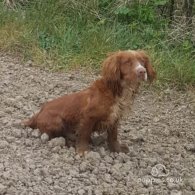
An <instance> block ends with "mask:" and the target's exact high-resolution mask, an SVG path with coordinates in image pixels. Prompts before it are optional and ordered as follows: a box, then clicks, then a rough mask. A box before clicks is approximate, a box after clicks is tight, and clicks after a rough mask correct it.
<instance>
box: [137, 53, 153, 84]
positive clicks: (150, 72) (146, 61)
mask: <svg viewBox="0 0 195 195" xmlns="http://www.w3.org/2000/svg"><path fill="white" fill-rule="evenodd" d="M138 52H139V54H140V55H141V57H142V59H143V61H144V66H145V68H146V71H147V75H148V78H149V81H150V82H152V81H153V80H155V79H156V72H155V70H154V69H153V67H152V65H151V62H150V58H149V56H148V55H147V54H146V53H145V52H144V51H142V50H139V51H138Z"/></svg>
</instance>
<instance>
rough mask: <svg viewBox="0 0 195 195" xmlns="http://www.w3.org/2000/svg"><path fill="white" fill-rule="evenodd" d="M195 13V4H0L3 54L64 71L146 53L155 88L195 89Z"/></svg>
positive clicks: (167, 0) (152, 0)
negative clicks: (116, 55) (129, 52)
mask: <svg viewBox="0 0 195 195" xmlns="http://www.w3.org/2000/svg"><path fill="white" fill-rule="evenodd" d="M182 2H184V3H182ZM194 10H195V9H194V0H185V1H182V0H177V1H176V0H128V1H123V0H80V1H77V0H44V1H38V0H29V1H27V0H4V1H3V0H0V18H1V20H0V50H2V51H10V52H13V53H16V54H19V55H20V56H21V57H23V58H24V60H28V59H31V60H33V61H35V63H36V64H45V65H50V66H51V68H55V69H56V68H60V69H61V68H62V69H65V68H70V67H92V68H99V65H100V63H101V61H102V60H103V59H104V58H105V54H106V53H108V52H111V51H116V50H124V49H145V50H146V51H148V53H149V54H150V55H151V56H152V59H153V60H152V61H153V64H154V66H155V68H156V69H157V72H158V82H157V83H159V84H173V85H176V86H178V87H184V86H195V31H193V29H194V28H193V27H195V26H194V25H195V24H193V13H194Z"/></svg>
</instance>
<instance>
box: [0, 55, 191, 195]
mask: <svg viewBox="0 0 195 195" xmlns="http://www.w3.org/2000/svg"><path fill="white" fill-rule="evenodd" d="M94 79H95V76H92V74H84V73H83V72H79V71H74V72H72V73H70V72H68V73H65V72H61V73H57V72H55V73H52V72H51V71H48V70H43V69H42V70H41V69H40V68H35V67H32V64H31V62H28V63H26V64H21V63H20V62H19V61H18V60H16V59H13V58H11V57H9V56H7V55H4V54H0V194H1V195H2V194H9V195H12V194H13V195H14V194H18V195H34V194H47V195H50V194H57V195H66V194H67V195H69V194H73V195H76V194H78V195H84V194H86V195H87V194H89V195H92V194H94V195H102V194H104V195H110V194H113V195H119V194H121V195H126V194H130V195H134V194H135V195H140V194H143V195H147V194H153V195H158V194H160V195H167V194H171V195H190V194H191V195H194V194H195V108H194V105H193V104H194V94H193V93H192V92H190V91H188V92H178V91H176V90H173V89H166V90H161V91H160V90H154V89H153V88H149V89H146V88H143V89H142V90H141V91H142V92H141V93H140V94H139V95H138V97H137V99H136V101H135V103H134V106H133V109H132V112H131V113H130V115H129V117H128V118H127V119H126V120H124V121H123V122H122V123H121V127H120V140H121V142H124V143H126V144H128V146H129V149H130V152H129V153H128V154H122V153H120V154H115V153H110V152H109V150H108V148H107V146H106V144H105V142H104V137H102V136H100V137H98V136H97V135H95V136H94V138H93V145H92V146H91V148H92V151H91V152H89V153H88V154H87V155H86V156H85V157H84V158H80V157H79V156H78V155H76V154H75V150H74V148H67V147H65V146H64V143H65V140H64V139H63V138H59V139H54V140H51V141H47V137H44V136H41V135H40V133H39V132H38V131H36V130H35V131H32V130H31V129H29V128H27V129H24V128H22V127H21V126H20V121H21V120H23V119H25V118H27V117H29V116H31V115H32V113H33V112H36V111H37V110H38V109H39V106H40V105H41V103H43V102H44V101H46V100H49V99H51V98H54V97H57V96H60V95H62V94H66V93H69V92H73V91H77V90H80V89H82V88H84V87H86V86H88V84H89V83H90V82H91V81H92V80H94Z"/></svg>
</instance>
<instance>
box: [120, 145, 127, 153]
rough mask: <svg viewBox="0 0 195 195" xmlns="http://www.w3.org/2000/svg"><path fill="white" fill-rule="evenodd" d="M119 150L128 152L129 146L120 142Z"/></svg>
mask: <svg viewBox="0 0 195 195" xmlns="http://www.w3.org/2000/svg"><path fill="white" fill-rule="evenodd" d="M120 150H121V152H123V153H128V152H129V147H128V146H127V145H126V144H121V145H120Z"/></svg>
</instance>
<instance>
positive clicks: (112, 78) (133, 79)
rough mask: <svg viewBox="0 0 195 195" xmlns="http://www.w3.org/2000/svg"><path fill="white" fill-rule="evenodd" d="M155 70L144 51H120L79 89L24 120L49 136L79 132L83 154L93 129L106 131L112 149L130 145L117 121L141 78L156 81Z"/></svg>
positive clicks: (79, 142) (49, 103)
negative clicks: (121, 139)
mask: <svg viewBox="0 0 195 195" xmlns="http://www.w3.org/2000/svg"><path fill="white" fill-rule="evenodd" d="M155 77H156V73H155V71H154V70H153V68H152V66H151V64H150V60H149V57H148V56H147V55H146V54H145V53H144V52H143V51H139V50H138V51H132V50H129V51H119V52H115V53H112V54H110V55H109V56H108V57H107V59H106V60H105V61H104V62H103V70H102V77H101V78H100V79H98V80H96V81H95V82H94V83H92V85H91V86H90V87H89V88H87V89H84V90H82V91H80V92H77V93H73V94H69V95H64V96H62V97H59V98H57V99H54V100H52V101H50V102H47V103H45V104H44V106H43V107H42V108H41V110H40V111H39V112H38V113H37V114H35V115H34V116H33V117H32V118H30V119H29V120H28V121H26V122H25V125H26V126H29V127H31V128H33V129H34V128H38V129H40V131H41V132H42V133H43V132H45V133H47V134H48V135H49V137H50V138H53V137H57V136H63V137H65V138H66V139H68V138H69V137H71V135H72V134H74V135H76V151H77V152H78V153H79V154H80V155H83V154H84V152H85V151H87V150H88V149H89V148H88V147H89V141H90V138H91V134H92V133H93V132H94V131H97V132H103V131H106V132H107V135H108V136H107V141H108V146H109V148H110V150H111V151H113V152H125V151H127V150H128V147H127V146H125V145H123V144H120V143H119V141H118V138H117V135H118V132H117V131H118V129H117V126H118V123H119V120H120V119H121V117H122V115H123V113H124V111H125V108H127V109H129V107H128V106H129V105H131V102H132V100H133V99H134V94H135V93H136V91H137V89H138V87H139V85H140V82H141V81H146V80H147V79H149V80H150V81H153V79H154V78H155Z"/></svg>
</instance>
